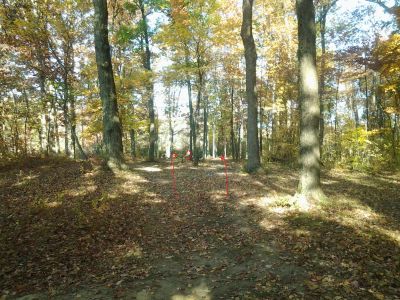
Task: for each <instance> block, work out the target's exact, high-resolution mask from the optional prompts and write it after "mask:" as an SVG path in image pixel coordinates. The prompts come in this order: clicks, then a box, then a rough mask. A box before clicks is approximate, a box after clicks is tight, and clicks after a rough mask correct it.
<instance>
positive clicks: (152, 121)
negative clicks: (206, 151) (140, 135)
mask: <svg viewBox="0 0 400 300" xmlns="http://www.w3.org/2000/svg"><path fill="white" fill-rule="evenodd" d="M139 8H140V12H141V15H142V21H143V25H144V26H143V34H144V43H145V59H144V62H143V66H144V68H145V69H146V70H147V71H148V72H151V52H150V40H149V28H148V23H147V17H146V12H145V7H144V2H143V0H139ZM147 93H148V95H147V96H148V98H149V99H148V104H147V105H148V111H149V161H154V159H155V155H156V142H157V133H156V118H155V112H154V84H153V79H152V78H150V81H149V83H148V86H147Z"/></svg>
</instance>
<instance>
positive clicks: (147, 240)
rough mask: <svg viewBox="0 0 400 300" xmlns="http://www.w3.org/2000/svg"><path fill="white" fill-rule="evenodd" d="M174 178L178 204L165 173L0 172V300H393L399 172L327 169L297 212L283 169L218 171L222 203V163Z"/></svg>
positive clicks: (149, 169)
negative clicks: (319, 193)
mask: <svg viewBox="0 0 400 300" xmlns="http://www.w3.org/2000/svg"><path fill="white" fill-rule="evenodd" d="M228 163H229V162H228ZM175 174H176V178H177V183H176V185H177V191H178V194H179V195H178V197H177V196H176V195H174V192H173V189H172V180H171V173H170V166H169V163H168V162H159V163H144V162H135V163H131V164H129V169H128V170H124V171H114V172H112V171H107V170H104V169H103V168H101V167H100V165H99V164H97V163H95V162H93V161H91V162H75V161H71V160H66V159H35V160H32V159H31V160H27V161H21V162H19V163H16V164H12V165H3V166H2V167H1V168H0V299H14V298H18V297H19V299H25V300H28V299H48V298H51V299H75V298H76V299H112V298H118V299H120V298H121V299H173V300H183V299H400V296H399V295H400V224H399V223H400V176H399V174H393V173H387V174H386V173H380V174H374V175H367V174H363V173H357V172H350V171H343V170H341V171H339V170H330V171H325V172H323V175H322V182H323V189H324V191H325V192H326V194H327V196H328V197H329V200H328V201H327V202H326V203H324V204H321V206H319V207H317V208H315V209H312V210H309V211H306V212H305V211H300V210H298V209H296V208H295V207H293V206H291V205H290V201H289V199H290V196H291V195H293V193H294V191H295V189H296V185H297V178H298V175H297V174H298V171H297V170H294V169H290V168H288V167H285V166H282V165H277V164H270V165H268V166H267V168H266V172H265V173H262V172H259V173H257V174H255V175H247V174H245V173H243V172H242V171H241V169H240V165H238V164H230V163H229V170H228V175H229V187H230V195H229V197H226V195H225V175H224V169H223V165H222V163H221V161H216V160H215V161H208V162H206V163H203V164H201V166H200V167H198V168H194V167H192V166H191V165H190V164H189V163H178V164H177V166H176V169H175ZM1 295H2V296H1Z"/></svg>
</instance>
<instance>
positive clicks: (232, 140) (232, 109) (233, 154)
mask: <svg viewBox="0 0 400 300" xmlns="http://www.w3.org/2000/svg"><path fill="white" fill-rule="evenodd" d="M233 95H234V89H233V86H232V87H231V118H230V127H231V149H232V158H233V159H235V158H236V147H235V130H234V128H233V117H234V101H233V99H234V98H233Z"/></svg>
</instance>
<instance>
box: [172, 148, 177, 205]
mask: <svg viewBox="0 0 400 300" xmlns="http://www.w3.org/2000/svg"><path fill="white" fill-rule="evenodd" d="M177 157H178V155H177V154H176V153H175V152H173V153H172V155H171V176H172V188H173V190H174V194H175V197H176V200H178V193H177V191H176V178H175V167H174V158H177Z"/></svg>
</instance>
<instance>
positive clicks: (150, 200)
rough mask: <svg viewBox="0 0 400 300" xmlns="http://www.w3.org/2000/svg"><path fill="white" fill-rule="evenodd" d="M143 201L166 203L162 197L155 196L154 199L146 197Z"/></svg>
mask: <svg viewBox="0 0 400 300" xmlns="http://www.w3.org/2000/svg"><path fill="white" fill-rule="evenodd" d="M143 202H144V203H165V202H166V201H165V200H164V199H160V198H153V199H145V200H144V201H143Z"/></svg>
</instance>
